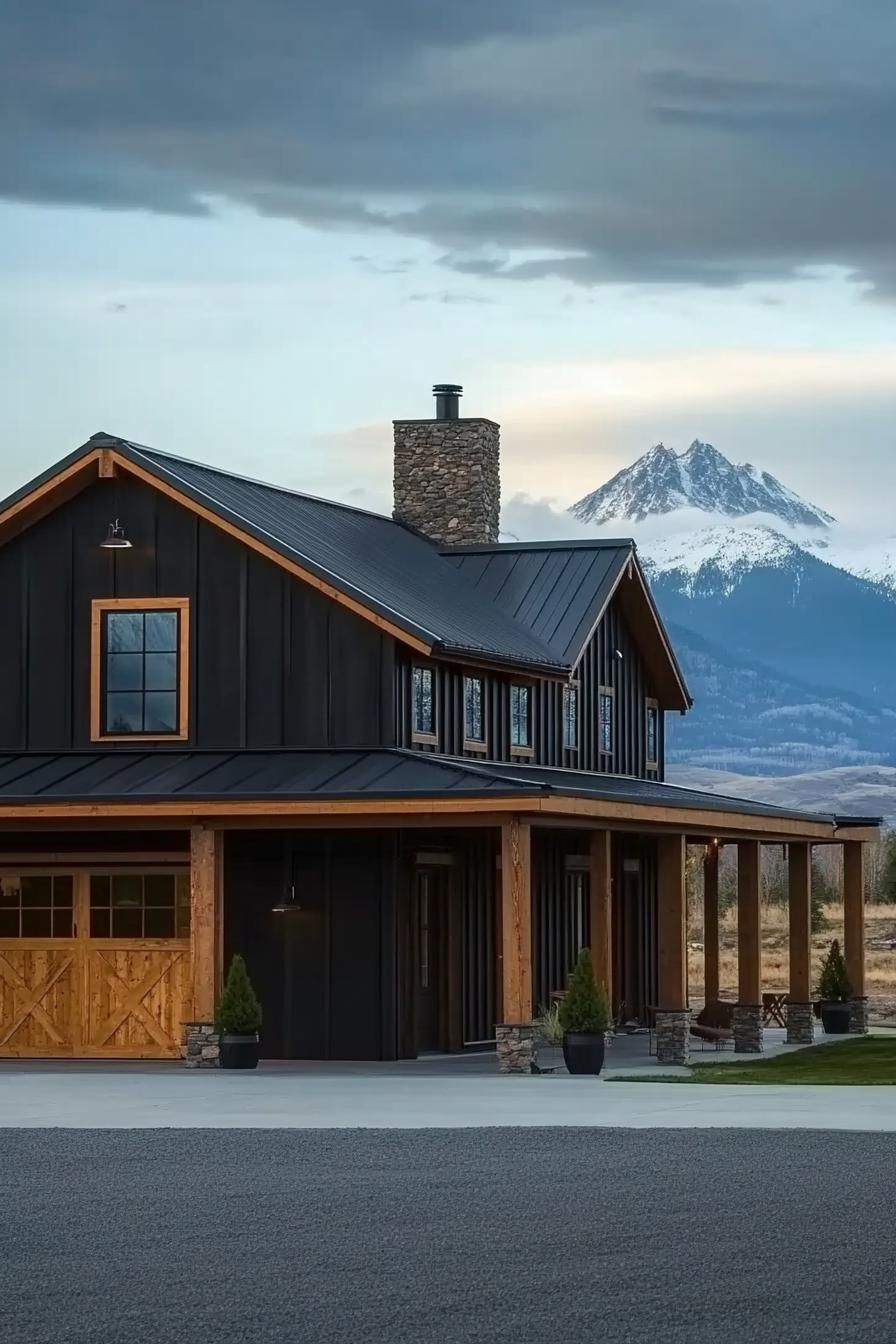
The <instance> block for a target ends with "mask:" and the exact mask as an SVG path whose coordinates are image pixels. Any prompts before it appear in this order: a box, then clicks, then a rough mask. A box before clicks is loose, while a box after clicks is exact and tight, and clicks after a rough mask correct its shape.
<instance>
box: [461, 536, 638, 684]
mask: <svg viewBox="0 0 896 1344" xmlns="http://www.w3.org/2000/svg"><path fill="white" fill-rule="evenodd" d="M442 555H443V557H444V558H445V559H446V560H448V561H449V562H450V563H451V564H453V565H454V566H455V567H456V568H457V569H459V570H460V572H461V573H462V574H464V575H465V576H466V577H467V578H469V579H470V580H471V581H472V583H473V584H475V586H476V590H477V592H479V593H480V594H482V595H483V596H484V597H487V598H488V599H489V601H490V602H493V603H494V604H495V606H498V607H500V608H501V610H502V611H505V612H507V614H508V615H509V616H512V617H513V619H514V620H515V621H519V623H520V624H521V625H524V626H526V628H527V629H529V630H531V631H532V633H533V634H535V635H537V636H538V637H539V639H541V640H543V642H544V643H545V644H546V645H547V647H548V648H549V649H550V650H551V652H552V653H553V655H554V657H555V658H557V659H558V660H559V661H560V662H563V663H569V664H572V663H574V662H575V661H576V659H577V658H578V656H579V654H580V653H581V651H582V649H583V648H584V646H585V644H586V642H587V640H588V638H589V636H590V634H591V632H592V631H593V629H594V626H595V624H596V622H597V620H598V619H599V617H600V615H601V613H602V612H603V610H604V608H605V607H606V605H607V602H608V601H609V600H610V597H611V596H612V594H613V590H614V589H615V587H616V584H617V583H618V582H619V578H620V576H621V574H622V573H623V572H624V570H625V566H626V565H627V564H628V563H629V561H630V560H632V558H633V556H634V543H633V542H632V541H600V540H599V541H594V542H591V541H588V542H578V543H576V542H572V543H566V544H565V543H563V542H552V543H551V544H550V545H549V546H545V545H544V544H543V543H535V544H527V543H509V544H503V543H502V544H497V545H494V546H457V547H444V548H443V549H442Z"/></svg>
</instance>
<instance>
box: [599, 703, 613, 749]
mask: <svg viewBox="0 0 896 1344" xmlns="http://www.w3.org/2000/svg"><path fill="white" fill-rule="evenodd" d="M615 698H616V697H615V695H614V694H613V690H612V688H611V687H607V686H601V688H600V691H599V692H598V734H599V742H598V745H599V747H600V750H601V751H602V752H603V753H604V754H605V755H608V756H610V755H612V753H613V705H614V702H615Z"/></svg>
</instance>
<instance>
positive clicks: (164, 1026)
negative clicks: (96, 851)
mask: <svg viewBox="0 0 896 1344" xmlns="http://www.w3.org/2000/svg"><path fill="white" fill-rule="evenodd" d="M189 902H190V894H189V874H188V873H187V872H186V871H184V870H170V871H165V872H161V871H154V872H147V873H134V872H122V871H114V870H106V871H102V872H93V873H90V874H86V873H79V874H73V873H36V872H29V873H5V874H0V1056H6V1057H10V1056H12V1057H20V1058H22V1057H29V1056H36V1057H45V1058H54V1057H55V1058H66V1057H67V1058H80V1059H91V1058H116V1057H117V1058H125V1059H158V1058H166V1057H175V1056H177V1055H179V1054H180V1049H181V1031H182V1023H183V1022H184V1021H185V1020H186V1019H187V1018H189V1016H190V1007H191V1005H190V992H191V979H190V940H189V917H190V903H189Z"/></svg>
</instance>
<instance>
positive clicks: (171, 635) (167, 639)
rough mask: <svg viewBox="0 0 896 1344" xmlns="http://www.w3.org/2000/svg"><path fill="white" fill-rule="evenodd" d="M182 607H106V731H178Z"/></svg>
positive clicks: (103, 662)
mask: <svg viewBox="0 0 896 1344" xmlns="http://www.w3.org/2000/svg"><path fill="white" fill-rule="evenodd" d="M181 619H182V617H181V611H180V609H179V608H177V607H172V608H171V610H170V611H169V610H165V609H156V608H154V609H152V610H148V611H142V610H139V609H136V608H133V609H132V608H126V609H122V610H115V609H110V610H104V611H103V612H102V633H101V646H100V648H101V686H100V695H101V703H102V706H103V714H102V731H103V733H104V734H105V735H107V736H110V737H120V736H121V737H123V736H130V735H134V736H140V735H143V734H147V735H151V736H154V737H158V736H165V735H167V734H169V733H170V734H171V735H172V736H176V735H177V734H178V732H179V725H180V711H181V705H180V697H181V695H182V694H184V693H185V690H186V688H185V687H181V685H180V677H179V670H178V666H179V661H180V647H181V643H180V641H181Z"/></svg>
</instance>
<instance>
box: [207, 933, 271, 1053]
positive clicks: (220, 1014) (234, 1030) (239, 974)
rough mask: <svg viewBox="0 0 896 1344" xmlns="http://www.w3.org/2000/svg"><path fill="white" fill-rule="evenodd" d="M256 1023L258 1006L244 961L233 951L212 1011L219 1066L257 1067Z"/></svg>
mask: <svg viewBox="0 0 896 1344" xmlns="http://www.w3.org/2000/svg"><path fill="white" fill-rule="evenodd" d="M260 1026H261V1006H260V1004H259V1002H258V999H257V998H256V997H255V990H254V989H253V988H252V981H251V980H250V979H249V972H248V971H247V970H246V963H245V962H244V961H243V959H242V957H241V956H240V955H239V954H237V955H236V956H235V957H234V958H233V961H232V962H231V963H230V970H229V971H228V972H227V981H226V983H225V985H224V993H223V994H222V995H221V998H220V999H219V1000H218V1010H217V1012H216V1013H215V1029H216V1031H217V1032H218V1034H219V1036H220V1038H221V1043H220V1048H221V1068H222V1069H255V1068H257V1067H258V1028H259V1027H260Z"/></svg>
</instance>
